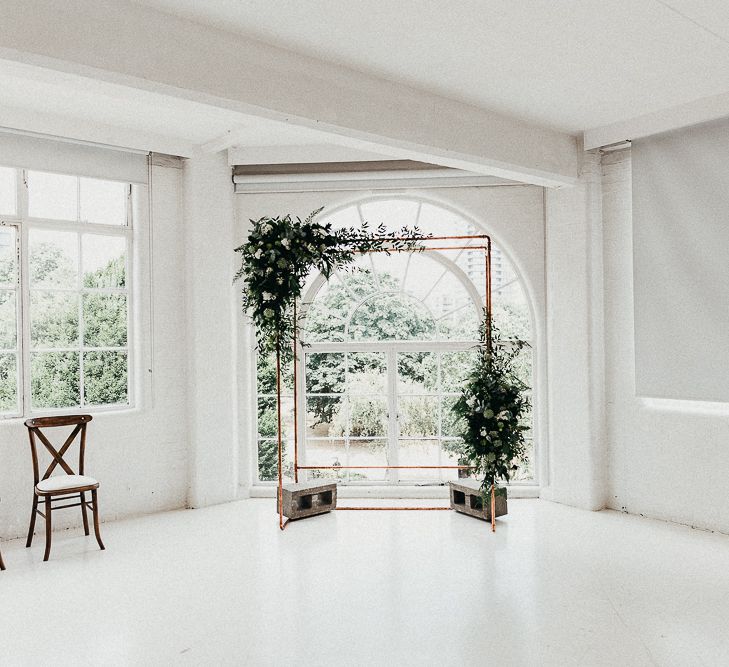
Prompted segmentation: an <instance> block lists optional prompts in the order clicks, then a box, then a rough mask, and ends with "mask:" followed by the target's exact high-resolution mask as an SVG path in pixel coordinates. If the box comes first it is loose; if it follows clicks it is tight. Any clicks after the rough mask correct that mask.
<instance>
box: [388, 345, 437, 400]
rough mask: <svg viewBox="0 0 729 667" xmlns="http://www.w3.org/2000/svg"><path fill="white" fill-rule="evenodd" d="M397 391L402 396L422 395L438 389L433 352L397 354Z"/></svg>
mask: <svg viewBox="0 0 729 667" xmlns="http://www.w3.org/2000/svg"><path fill="white" fill-rule="evenodd" d="M397 389H398V392H400V393H402V394H424V393H431V392H434V391H437V389H438V358H437V356H436V353H435V352H399V353H398V355H397Z"/></svg>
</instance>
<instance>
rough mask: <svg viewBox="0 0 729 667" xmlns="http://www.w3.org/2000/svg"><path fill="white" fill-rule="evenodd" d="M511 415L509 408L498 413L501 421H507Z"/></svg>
mask: <svg viewBox="0 0 729 667" xmlns="http://www.w3.org/2000/svg"><path fill="white" fill-rule="evenodd" d="M510 417H511V413H510V412H509V411H508V410H502V411H501V412H499V414H498V415H496V419H500V420H501V421H506V420H507V419H509V418H510Z"/></svg>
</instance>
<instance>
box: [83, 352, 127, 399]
mask: <svg viewBox="0 0 729 667" xmlns="http://www.w3.org/2000/svg"><path fill="white" fill-rule="evenodd" d="M84 394H85V403H86V404H88V405H118V404H123V403H127V402H128V395H127V353H126V352H85V353H84Z"/></svg>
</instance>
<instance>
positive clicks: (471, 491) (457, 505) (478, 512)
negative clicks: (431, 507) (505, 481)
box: [448, 479, 507, 521]
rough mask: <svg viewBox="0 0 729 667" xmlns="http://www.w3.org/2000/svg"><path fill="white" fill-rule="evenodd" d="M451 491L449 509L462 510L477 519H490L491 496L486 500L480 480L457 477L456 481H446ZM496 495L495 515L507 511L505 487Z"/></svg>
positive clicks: (500, 514) (501, 514)
mask: <svg viewBox="0 0 729 667" xmlns="http://www.w3.org/2000/svg"><path fill="white" fill-rule="evenodd" d="M448 485H449V486H450V491H451V509H452V510H456V512H462V513H463V514H468V515H469V516H475V517H476V518H477V519H483V520H484V521H491V498H490V497H488V498H487V499H486V502H484V498H483V495H482V492H481V482H480V481H479V480H477V479H459V480H458V481H457V482H448ZM500 493H502V494H503V495H497V496H496V516H497V517H498V516H503V515H504V514H506V513H507V506H506V489H503V490H502V491H501V492H500Z"/></svg>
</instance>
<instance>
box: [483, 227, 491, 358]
mask: <svg viewBox="0 0 729 667" xmlns="http://www.w3.org/2000/svg"><path fill="white" fill-rule="evenodd" d="M484 259H485V261H486V295H485V300H486V350H487V351H488V352H489V353H490V352H491V347H492V340H491V239H489V240H488V241H487V243H486V247H485V249H484Z"/></svg>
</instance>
